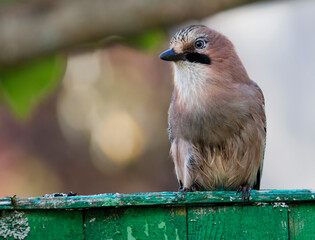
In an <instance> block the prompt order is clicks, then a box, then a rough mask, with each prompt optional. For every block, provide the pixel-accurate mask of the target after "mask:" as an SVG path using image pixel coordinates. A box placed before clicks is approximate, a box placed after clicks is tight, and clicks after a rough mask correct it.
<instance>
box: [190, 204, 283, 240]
mask: <svg viewBox="0 0 315 240" xmlns="http://www.w3.org/2000/svg"><path fill="white" fill-rule="evenodd" d="M187 211H188V213H187V214H188V233H189V234H188V239H189V240H195V239H235V240H240V239H244V240H248V239H288V228H289V226H288V208H287V206H286V205H282V206H280V205H279V206H272V205H260V206H244V207H242V206H228V207H227V206H213V207H203V208H200V207H189V208H188V210H187Z"/></svg>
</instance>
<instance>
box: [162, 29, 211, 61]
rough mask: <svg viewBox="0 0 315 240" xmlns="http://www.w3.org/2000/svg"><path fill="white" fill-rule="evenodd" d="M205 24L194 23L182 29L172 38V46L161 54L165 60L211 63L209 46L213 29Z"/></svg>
mask: <svg viewBox="0 0 315 240" xmlns="http://www.w3.org/2000/svg"><path fill="white" fill-rule="evenodd" d="M209 30H210V29H209V28H207V27H205V26H203V25H193V26H189V27H186V28H183V29H181V30H180V31H178V32H177V33H175V34H174V36H173V37H172V39H171V44H170V45H171V46H170V47H171V48H170V49H169V50H167V51H165V52H163V53H162V54H161V55H160V59H162V60H165V61H174V62H175V63H178V62H179V61H187V62H190V63H200V64H206V65H210V64H211V58H210V56H209V48H210V45H211V42H210V41H211V31H209Z"/></svg>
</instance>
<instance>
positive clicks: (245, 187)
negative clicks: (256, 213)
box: [237, 185, 251, 202]
mask: <svg viewBox="0 0 315 240" xmlns="http://www.w3.org/2000/svg"><path fill="white" fill-rule="evenodd" d="M250 191H251V187H250V186H249V185H242V186H240V187H239V188H238V190H237V193H240V192H241V193H242V202H245V198H246V197H247V200H248V201H249V198H250Z"/></svg>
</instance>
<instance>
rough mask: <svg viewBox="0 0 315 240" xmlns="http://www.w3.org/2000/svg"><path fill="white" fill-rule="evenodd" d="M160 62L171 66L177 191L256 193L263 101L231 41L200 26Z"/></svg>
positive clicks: (179, 37)
mask: <svg viewBox="0 0 315 240" xmlns="http://www.w3.org/2000/svg"><path fill="white" fill-rule="evenodd" d="M160 59H162V60H165V61H172V62H174V64H173V66H174V68H173V69H174V91H173V94H172V100H171V104H170V107H169V113H168V114H169V138H170V141H171V155H172V158H173V161H174V165H175V172H176V176H177V179H178V182H179V185H180V187H179V190H180V191H184V192H186V191H202V190H206V191H207V190H210V191H212V190H229V191H235V190H236V191H238V192H242V199H243V201H244V199H245V197H246V195H247V197H248V198H249V195H250V190H251V189H256V190H259V187H260V179H261V173H262V167H263V157H264V151H265V141H266V116H265V109H264V105H265V104H264V96H263V93H262V91H261V89H260V88H259V87H258V85H257V84H256V83H255V82H254V81H252V80H251V79H250V78H249V76H248V74H247V72H246V70H245V68H244V66H243V64H242V62H241V60H240V58H239V57H238V55H237V53H236V51H235V49H234V46H233V44H232V42H231V41H230V40H229V39H228V38H227V37H225V36H224V35H222V34H220V33H218V32H217V31H215V30H213V29H210V28H208V27H206V26H203V25H193V26H189V27H186V28H183V29H181V30H179V31H178V32H177V33H175V35H174V36H173V37H172V39H171V43H170V50H167V51H165V52H164V53H162V54H161V55H160Z"/></svg>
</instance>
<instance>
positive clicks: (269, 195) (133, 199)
mask: <svg viewBox="0 0 315 240" xmlns="http://www.w3.org/2000/svg"><path fill="white" fill-rule="evenodd" d="M241 201H242V200H241V198H240V195H239V194H238V195H237V194H236V192H234V191H222V192H192V193H179V192H161V193H134V194H118V193H116V194H100V195H93V196H72V197H35V198H16V200H15V206H13V204H12V203H11V200H10V198H4V199H0V210H1V209H14V208H16V209H68V208H72V209H73V208H90V207H123V206H154V205H177V206H178V205H193V204H215V203H240V202H241ZM289 201H290V202H298V201H314V202H315V191H314V190H269V191H266V190H263V191H252V193H251V200H250V203H259V202H289Z"/></svg>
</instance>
